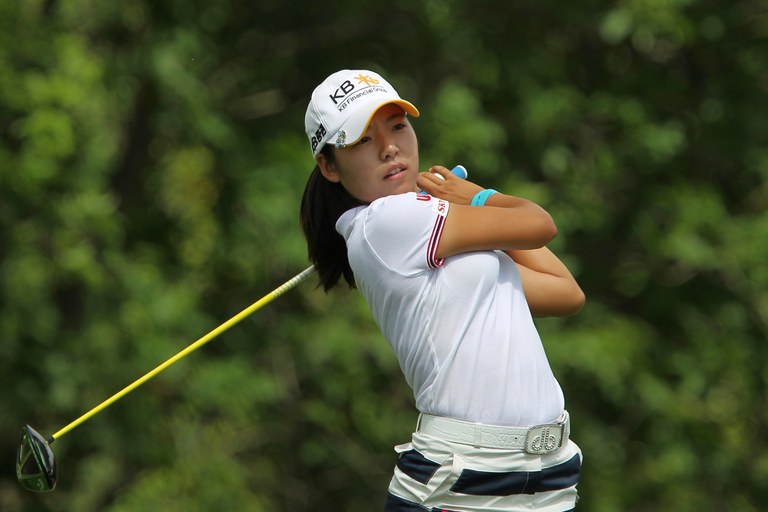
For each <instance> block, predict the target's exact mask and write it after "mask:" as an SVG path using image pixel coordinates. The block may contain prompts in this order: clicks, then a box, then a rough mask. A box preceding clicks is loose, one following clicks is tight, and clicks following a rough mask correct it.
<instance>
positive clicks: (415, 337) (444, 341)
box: [336, 192, 564, 426]
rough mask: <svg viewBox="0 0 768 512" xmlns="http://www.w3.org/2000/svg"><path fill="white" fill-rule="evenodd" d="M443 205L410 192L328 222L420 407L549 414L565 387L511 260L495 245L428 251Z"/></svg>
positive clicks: (558, 409)
mask: <svg viewBox="0 0 768 512" xmlns="http://www.w3.org/2000/svg"><path fill="white" fill-rule="evenodd" d="M449 206H450V205H449V203H447V202H446V201H443V200H441V199H437V198H433V197H431V196H428V195H417V194H416V193H414V192H410V193H407V194H401V195H396V196H388V197H384V198H381V199H378V200H376V201H374V202H373V203H371V204H370V205H369V206H361V207H358V208H355V209H353V210H350V211H348V212H346V213H345V214H344V215H342V216H341V218H340V219H339V221H338V222H337V223H336V229H337V231H338V232H339V233H341V235H342V236H343V237H344V239H345V240H346V243H347V252H348V254H349V261H350V265H351V267H352V270H353V271H354V273H355V280H356V282H357V286H358V289H359V290H360V292H361V293H362V294H363V296H364V297H365V299H366V300H367V302H368V306H369V308H370V310H371V313H372V314H373V317H374V319H375V321H376V323H377V324H378V326H379V328H380V329H381V331H382V333H383V335H384V337H385V339H386V340H387V341H388V342H389V344H390V345H391V346H392V348H393V350H394V352H395V354H396V356H397V359H398V361H399V363H400V368H401V369H402V371H403V374H404V375H405V378H406V380H407V381H408V384H409V385H410V386H411V387H412V388H413V392H414V396H415V399H416V407H417V409H418V410H419V411H421V412H424V413H428V414H434V415H438V416H447V417H451V418H456V419H461V420H467V421H474V422H480V423H486V424H491V425H515V426H529V425H537V424H542V423H546V422H549V421H553V420H555V419H556V418H558V417H559V416H560V414H561V413H562V412H563V408H564V399H563V393H562V390H561V389H560V385H559V384H558V382H557V380H556V379H555V377H554V375H553V374H552V370H551V368H550V366H549V362H548V361H547V357H546V354H545V353H544V347H543V346H542V343H541V339H540V338H539V335H538V332H537V330H536V327H535V325H534V323H533V318H532V317H531V313H530V310H529V308H528V304H527V302H526V300H525V295H524V293H523V287H522V284H521V281H520V275H519V273H518V269H517V266H516V265H515V263H514V261H513V260H512V259H511V258H510V257H509V256H507V255H506V254H505V253H503V252H501V251H481V252H471V253H464V254H460V255H456V256H451V257H449V258H446V259H444V260H440V259H436V258H435V251H436V250H437V245H438V243H439V241H440V236H441V234H442V229H443V225H444V222H445V217H446V215H447V213H448V210H449Z"/></svg>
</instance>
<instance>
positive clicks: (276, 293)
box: [48, 266, 315, 443]
mask: <svg viewBox="0 0 768 512" xmlns="http://www.w3.org/2000/svg"><path fill="white" fill-rule="evenodd" d="M314 270H315V267H314V266H311V267H308V268H306V269H305V270H304V271H302V272H301V273H300V274H297V275H296V276H294V277H293V278H291V279H290V280H288V281H286V282H285V283H283V284H282V285H280V286H279V287H277V288H275V289H274V290H272V291H271V292H270V293H268V294H267V295H265V296H264V297H262V298H261V299H259V300H258V301H256V302H254V303H253V304H251V305H250V306H248V307H247V308H246V309H244V310H242V311H241V312H240V313H238V314H236V315H235V316H233V317H232V318H230V319H229V320H227V321H226V322H224V323H223V324H221V325H220V326H218V327H216V328H215V329H213V330H212V331H211V332H209V333H208V334H206V335H205V336H203V337H202V338H200V339H199V340H197V341H195V342H194V343H192V344H191V345H189V346H188V347H187V348H185V349H184V350H182V351H181V352H179V353H177V354H176V355H175V356H173V357H171V358H169V359H167V360H166V361H165V362H164V363H162V364H160V365H158V366H157V367H155V368H154V369H153V370H151V371H149V372H147V373H146V374H144V376H142V377H140V378H139V379H137V380H135V381H134V382H133V383H131V384H129V385H127V386H126V387H124V388H123V389H122V390H120V391H118V392H117V393H115V394H114V395H112V396H111V397H109V398H107V399H106V400H104V401H103V402H101V403H100V404H99V405H97V406H96V407H94V408H93V409H91V410H90V411H88V412H86V413H85V414H83V415H82V416H80V417H79V418H77V419H76V420H74V421H73V422H71V423H70V424H69V425H67V426H66V427H64V428H62V429H60V430H59V431H58V432H56V433H55V434H53V435H52V436H51V437H50V438H49V439H48V442H49V443H52V442H53V441H55V440H56V439H58V438H60V437H61V436H63V435H64V434H66V433H67V432H69V431H70V430H72V429H73V428H75V427H77V426H78V425H80V424H81V423H83V422H84V421H86V420H87V419H89V418H91V417H92V416H94V415H95V414H97V413H99V412H100V411H102V410H103V409H106V408H107V407H109V406H110V405H112V404H113V403H115V402H116V401H118V400H120V399H121V398H122V397H124V396H125V395H127V394H128V393H130V392H131V391H133V390H134V389H136V388H138V387H139V386H141V385H142V384H144V383H145V382H147V381H148V380H149V379H151V378H152V377H154V376H155V375H157V374H158V373H160V372H162V371H163V370H165V369H166V368H168V367H169V366H171V365H172V364H174V363H176V362H177V361H179V360H180V359H182V358H184V357H186V356H188V355H189V354H191V353H192V352H194V351H195V350H197V349H199V348H200V347H202V346H203V345H205V344H206V343H208V342H209V341H211V340H212V339H214V338H215V337H217V336H218V335H220V334H221V333H223V332H225V331H226V330H228V329H229V328H230V327H232V326H233V325H235V324H237V323H238V322H240V321H242V320H243V319H244V318H246V317H248V316H249V315H251V314H253V313H254V312H256V311H258V310H259V309H261V308H262V307H264V306H266V305H267V304H269V303H270V302H272V301H273V300H275V299H276V298H278V297H280V296H281V295H283V294H284V293H285V292H287V291H288V290H290V289H291V288H293V287H295V286H296V285H298V284H299V283H301V282H302V281H304V280H305V279H307V278H308V277H309V276H310V275H312V273H313V272H314Z"/></svg>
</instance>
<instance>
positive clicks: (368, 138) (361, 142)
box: [355, 135, 371, 146]
mask: <svg viewBox="0 0 768 512" xmlns="http://www.w3.org/2000/svg"><path fill="white" fill-rule="evenodd" d="M370 140H371V138H370V137H368V136H367V135H364V136H362V137H360V140H359V141H357V142H356V143H355V146H359V145H360V144H365V143H366V142H368V141H370Z"/></svg>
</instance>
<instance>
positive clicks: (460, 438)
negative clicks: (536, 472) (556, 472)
mask: <svg viewBox="0 0 768 512" xmlns="http://www.w3.org/2000/svg"><path fill="white" fill-rule="evenodd" d="M570 430H571V428H570V417H569V416H568V412H567V411H564V412H563V414H562V416H560V418H558V421H557V422H555V423H548V424H545V425H535V426H533V427H504V426H499V425H485V424H483V423H472V422H471V421H462V420H455V419H452V418H445V417H443V416H433V415H431V414H424V413H421V414H420V415H419V422H418V424H417V427H416V431H417V432H421V433H423V434H426V435H429V436H432V437H436V438H438V439H443V440H445V441H449V442H452V443H459V444H468V445H471V446H474V447H475V448H502V449H508V450H522V451H525V452H526V453H530V454H533V455H543V454H545V453H550V452H553V451H555V450H557V449H558V448H560V447H561V446H563V444H565V442H566V441H567V440H568V436H569V435H570Z"/></svg>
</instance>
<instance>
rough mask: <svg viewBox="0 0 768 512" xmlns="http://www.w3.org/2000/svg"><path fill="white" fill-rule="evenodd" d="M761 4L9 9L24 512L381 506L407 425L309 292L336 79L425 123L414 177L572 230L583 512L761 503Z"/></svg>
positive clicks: (11, 300)
mask: <svg viewBox="0 0 768 512" xmlns="http://www.w3.org/2000/svg"><path fill="white" fill-rule="evenodd" d="M766 36H768V4H766V2H765V0H738V1H736V2H732V1H724V0H719V1H704V0H623V1H621V2H615V3H605V2H594V1H585V2H564V1H558V2H555V1H543V2H537V3H533V2H530V3H523V2H499V1H487V2H477V1H475V2H469V1H465V0H450V1H447V0H427V1H424V2H410V1H405V0H395V1H393V2H389V3H386V4H385V3H381V4H380V5H377V4H370V3H359V2H351V1H340V2H333V3H326V4H320V3H317V2H303V1H299V2H280V1H276V0H273V1H264V2H242V1H237V0H221V1H214V2H208V3H205V2H197V1H192V0H184V1H182V0H163V1H159V2H150V1H148V0H127V1H122V2H95V1H92V0H68V1H66V2H62V1H56V0H25V1H22V2H19V1H12V0H0V365H2V367H1V369H2V371H0V385H1V386H2V387H1V388H2V389H3V390H4V391H3V393H2V394H0V407H2V410H3V411H4V412H3V414H2V416H1V417H0V434H2V435H0V453H1V454H2V455H3V460H5V461H6V463H5V464H4V465H3V466H2V467H0V510H3V511H4V512H22V511H24V512H26V511H35V512H40V511H78V512H88V511H97V510H98V511H112V512H128V511H131V512H133V511H144V510H167V511H176V510H178V511H182V510H183V511H214V510H216V511H218V510H238V511H239V510H243V511H246V510H247V511H256V512H258V511H268V512H272V511H276V510H291V511H299V510H333V511H337V510H350V511H352V510H354V511H360V510H377V509H381V506H382V503H383V500H384V495H385V491H386V486H387V483H388V481H389V478H390V475H391V471H392V468H393V466H394V462H395V454H394V452H393V451H392V450H391V447H392V445H394V444H398V443H401V442H404V441H405V440H407V439H408V436H409V434H410V432H411V429H412V428H413V425H414V421H415V413H414V410H413V404H412V398H411V395H410V390H408V389H407V386H406V385H405V384H404V382H403V379H402V378H401V376H400V372H399V368H398V365H397V362H396V361H395V360H394V357H393V356H392V354H391V352H390V350H389V348H388V347H387V345H386V344H385V343H384V341H383V340H382V339H381V337H380V335H379V334H378V332H377V330H376V327H375V325H374V324H373V322H372V321H371V319H370V317H369V315H368V312H367V309H366V306H365V304H364V303H363V302H362V301H361V299H360V298H359V296H358V295H357V294H356V293H355V292H348V291H339V292H335V293H332V294H331V295H325V294H323V293H322V292H321V291H319V290H317V289H316V288H315V287H314V286H313V284H306V283H305V284H304V285H303V286H301V287H299V288H297V289H296V290H293V291H291V292H290V293H289V294H287V295H286V296H284V297H282V298H280V299H279V301H276V302H275V303H273V304H271V305H269V307H267V308H265V309H263V310H262V311H260V312H259V313H258V314H257V315H254V316H253V317H252V318H250V319H248V320H247V321H245V322H243V323H242V324H240V325H238V326H237V327H236V328H234V329H232V330H230V331H228V332H227V333H226V334H225V335H224V336H222V337H221V338H220V339H218V340H216V342H214V343H212V344H210V345H208V346H206V347H205V349H204V350H201V351H199V352H197V353H195V354H194V355H193V356H190V357H189V358H187V359H185V360H184V361H182V362H180V363H178V364H177V365H175V366H174V367H172V368H171V369H169V370H168V371H166V372H165V373H163V374H162V375H161V376H160V377H157V378H156V379H154V380H152V381H151V382H150V383H148V384H146V385H145V386H144V387H143V388H141V389H140V390H139V391H137V392H135V393H133V394H131V395H129V396H128V397H126V398H124V399H123V400H121V401H120V402H119V403H118V404H115V405H114V406H112V407H111V408H109V409H107V410H106V411H104V412H102V413H100V414H98V415H97V416H95V417H94V418H93V419H91V420H90V421H89V422H88V423H86V424H84V425H83V426H81V427H78V429H77V430H76V431H74V432H73V433H72V434H68V435H67V436H66V437H63V438H62V439H61V440H60V441H58V442H57V443H56V444H55V450H56V454H57V458H58V461H59V465H60V472H61V474H60V483H59V486H58V488H57V489H56V491H55V492H54V493H52V494H49V495H34V494H30V493H26V492H24V491H22V490H21V488H20V487H19V486H18V485H17V483H16V482H15V474H14V468H13V460H14V457H15V450H16V448H17V442H18V441H17V440H18V436H19V433H20V427H21V426H22V424H24V423H29V424H31V425H33V426H34V427H35V428H37V429H39V430H40V431H41V432H42V433H44V434H48V433H52V432H53V431H54V430H56V429H57V428H60V427H62V426H64V425H66V424H67V423H68V422H69V421H71V420H72V419H74V418H76V417H78V416H79V415H80V414H82V413H83V412H85V411H87V410H89V409H90V408H91V407H93V406H94V405H96V404H98V403H99V402H101V401H102V400H103V399H105V398H106V397H108V396H109V395H111V394H112V393H114V392H116V391H118V390H119V389H121V388H122V387H123V386H125V385H126V384H128V383H130V382H132V381H133V380H135V379H137V378H138V377H140V376H141V375H143V374H144V373H145V372H146V371H148V370H150V369H151V368H153V367H154V366H156V365H157V364H158V363H160V362H161V361H163V360H165V359H166V358H167V357H170V356H171V355H173V354H174V353H176V352H177V351H179V350H181V349H182V348H184V347H185V346H186V345H187V344H189V343H191V342H192V341H194V340H196V339H198V338H199V337H200V336H201V335H202V334H204V333H205V332H207V331H209V330H210V329H212V328H214V327H215V326H217V325H218V324H219V323H221V322H223V321H224V320H226V319H227V318H229V317H230V316H232V315H233V314H235V313H237V312H238V311H240V310H242V309H243V308H245V307H246V306H247V305H248V304H250V303H251V302H252V301H254V300H256V299H257V298H259V297H261V296H262V295H264V294H265V293H267V292H268V291H269V290H271V289H273V288H274V287H276V286H278V285H279V284H281V283H282V282H284V281H285V280H287V279H288V278H290V277H291V276H293V275H295V274H296V273H298V272H299V271H300V270H302V269H303V268H305V267H306V266H307V261H306V250H305V246H304V242H303V239H302V236H301V233H300V229H299V225H298V214H297V212H298V205H299V199H300V196H301V193H302V190H303V186H304V183H305V180H306V177H307V175H308V174H309V171H310V169H311V167H312V165H313V162H312V159H311V156H310V153H309V151H308V148H307V143H306V141H305V140H304V135H303V115H304V109H305V106H306V101H307V99H308V96H309V94H310V92H311V90H312V88H313V87H314V85H315V84H316V83H318V82H319V81H320V80H322V78H324V77H325V76H326V75H327V74H329V73H330V72H332V71H335V70H337V69H340V68H343V67H352V68H357V67H362V68H373V69H376V70H378V71H381V72H382V73H384V74H385V75H386V76H387V77H388V78H389V79H390V80H391V81H392V82H393V83H395V84H396V85H397V87H398V90H399V91H400V93H401V94H402V95H403V96H405V97H407V98H409V99H412V100H413V101H414V102H415V103H416V104H417V105H418V106H419V107H420V109H421V111H422V114H423V115H422V117H421V118H419V119H418V120H414V125H415V127H416V130H417V132H418V134H419V137H420V144H421V149H422V164H423V167H424V168H426V167H428V166H429V165H432V164H444V165H451V164H454V163H462V164H464V165H465V166H466V167H467V168H468V169H469V170H470V176H471V178H472V179H473V180H475V181H476V182H478V183H480V184H483V185H485V186H488V187H494V188H498V189H502V190H505V191H507V192H510V193H515V194H518V195H522V196H525V197H530V198H532V199H534V200H536V201H539V202H540V203H541V204H543V205H544V206H545V207H546V208H547V209H548V210H549V211H550V212H551V213H552V214H553V216H554V218H555V220H556V221H557V223H558V227H559V236H558V238H557V239H556V240H555V241H554V242H553V247H554V248H555V250H556V251H557V252H558V253H559V254H561V255H562V257H563V259H564V260H565V261H566V262H567V263H568V264H569V266H570V267H571V268H572V270H573V271H574V273H575V274H576V276H577V277H578V279H579V281H580V282H581V284H582V286H583V288H584V289H585V291H586V293H587V296H588V305H587V306H586V307H585V309H584V310H583V311H582V312H581V313H580V314H579V315H578V316H576V317H573V318H569V319H542V320H539V321H538V325H539V327H540V329H541V332H542V336H543V338H544V340H545V344H546V347H547V350H548V353H549V355H550V358H551V360H552V364H553V366H554V368H555V371H556V373H557V375H558V376H559V379H560V381H561V383H562V385H563V387H564V389H565V392H566V396H567V401H568V404H567V405H568V408H569V410H570V411H571V414H572V417H573V431H574V433H573V435H574V438H575V440H576V441H577V442H578V443H579V444H580V445H581V446H582V448H583V450H584V453H585V464H584V471H583V478H582V483H581V486H580V489H581V495H582V500H581V502H580V507H579V508H580V510H586V511H591V512H616V511H635V512H645V511H648V512H650V511H654V512H657V511H662V510H663V511H675V512H686V511H697V512H700V511H705V510H707V511H717V512H722V511H729V512H730V511H732V512H757V511H760V510H764V509H765V507H766V503H768V484H766V482H768V450H766V438H765V436H764V435H763V434H764V432H765V431H766V427H768V412H766V411H768V403H766V397H768V392H767V390H766V383H767V382H768V370H766V368H768V364H766V363H768V348H766V343H765V342H766V338H768V270H767V269H768V266H766V264H765V254H767V253H768V236H766V235H768V214H767V213H766V212H767V211H768V149H767V148H768V144H767V143H768V136H767V135H766V134H768V94H767V93H768V44H767V41H768V37H766Z"/></svg>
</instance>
